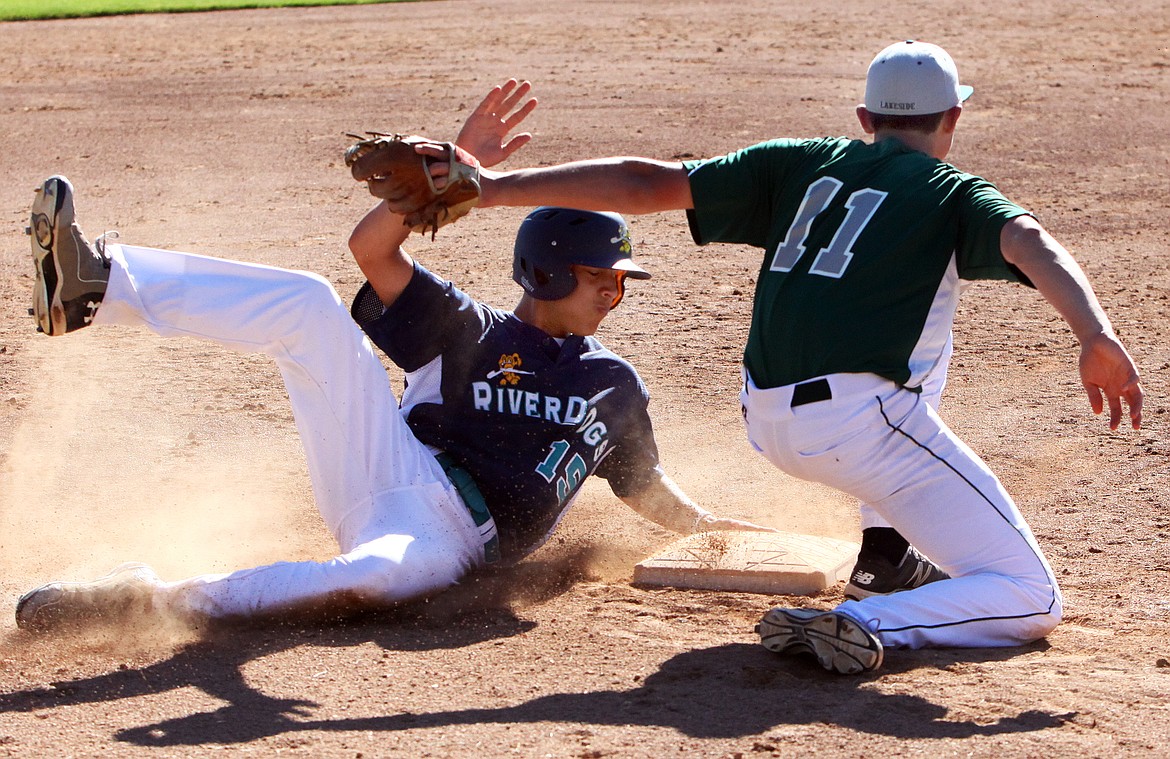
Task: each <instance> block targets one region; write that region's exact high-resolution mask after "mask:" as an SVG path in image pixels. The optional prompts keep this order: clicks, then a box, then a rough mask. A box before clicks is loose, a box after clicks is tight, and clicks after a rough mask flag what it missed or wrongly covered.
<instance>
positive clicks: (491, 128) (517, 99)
mask: <svg viewBox="0 0 1170 759" xmlns="http://www.w3.org/2000/svg"><path fill="white" fill-rule="evenodd" d="M531 89H532V85H531V84H530V83H529V82H517V81H516V80H515V79H509V80H508V81H506V82H504V83H503V84H498V85H496V86H495V87H493V88H492V89H491V91H490V92H488V94H487V95H485V96H484V99H483V100H482V101H480V104H479V105H478V106H476V108H475V110H474V111H472V113H471V115H470V116H468V117H467V121H465V122H463V128H462V129H460V130H459V136H458V137H456V138H455V144H456V145H458V146H459V147H461V148H463V149H464V150H466V151H467V152H468V153H471V154H472V155H473V156H475V157H476V158H478V159H479V163H480V165H481V166H495V165H496V164H497V163H500V162H502V161H503V160H504V159H506V158H507V157H508V156H510V155H512V154H513V153H515V152H516V151H517V150H519V149H520V148H521V147H523V146H524V145H526V144H528V141H529V140H531V139H532V134H531V133H529V132H521V133H520V134H518V135H515V136H514V137H512V138H511V139H509V138H508V133H509V132H511V131H512V130H513V129H515V128H516V127H517V126H518V125H519V124H520V122H521V121H523V120H524V119H526V118H527V117H528V114H530V113H532V111H533V109H535V108H536V98H529V99H528V100H524V98H525V96H527V95H528V92H529V90H531ZM521 101H524V102H523V104H521ZM517 106H519V107H517ZM436 175H437V174H436Z"/></svg>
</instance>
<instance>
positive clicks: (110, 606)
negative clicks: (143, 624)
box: [16, 562, 159, 633]
mask: <svg viewBox="0 0 1170 759" xmlns="http://www.w3.org/2000/svg"><path fill="white" fill-rule="evenodd" d="M158 584H159V579H158V575H156V574H155V573H154V570H152V569H151V568H150V567H148V566H146V565H145V564H138V563H134V562H131V563H127V564H122V565H119V566H117V567H115V568H114V569H113V571H111V572H110V573H109V574H107V575H105V576H104V577H99V578H98V579H96V580H93V581H92V582H51V583H48V584H47V585H42V586H40V587H39V588H34V589H33V590H30V591H29V592H27V593H25V594H24V595H23V596H21V597H20V600H19V601H17V602H16V626H17V627H19V628H20V629H22V630H28V631H29V632H34V633H48V632H54V631H57V630H65V629H80V628H83V627H88V626H93V625H99V624H106V625H110V624H116V623H118V622H121V621H125V620H128V619H131V618H133V617H135V616H141V615H143V614H146V613H147V612H149V611H150V610H151V608H152V606H153V596H154V590H155V588H156V587H158Z"/></svg>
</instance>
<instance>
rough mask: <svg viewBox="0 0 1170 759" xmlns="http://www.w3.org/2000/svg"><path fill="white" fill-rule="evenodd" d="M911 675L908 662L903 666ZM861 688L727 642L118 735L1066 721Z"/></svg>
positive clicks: (285, 703)
mask: <svg viewBox="0 0 1170 759" xmlns="http://www.w3.org/2000/svg"><path fill="white" fill-rule="evenodd" d="M962 658H963V657H961V656H960V657H957V658H956V659H955V661H960V660H962ZM1003 658H1007V657H1003ZM913 668H915V667H914V665H913V662H910V663H909V666H906V667H904V669H913ZM889 671H891V670H887V672H889ZM892 671H894V672H897V671H898V669H896V668H895V669H893V670H892ZM865 682H867V679H866V678H856V677H842V676H837V675H832V674H829V673H827V672H825V671H824V670H822V669H821V668H820V667H819V665H817V664H816V663H815V662H812V661H803V660H801V659H793V658H787V657H786V658H778V657H776V656H775V655H774V654H771V653H769V652H767V651H765V650H764V649H763V648H761V647H760V646H758V645H754V644H751V645H749V644H742V643H732V644H725V645H721V646H715V647H712V648H705V649H697V650H693V651H686V652H684V653H681V654H678V655H676V656H674V657H672V658H670V659H668V660H667V661H666V662H664V663H663V665H662V667H661V668H660V669H659V670H658V671H657V672H655V673H654V674H652V675H650V676H649V677H647V678H646V679H645V681H644V682H642V683H641V684H640V685H638V686H636V687H633V688H629V689H621V690H604V691H593V692H588V693H555V694H551V695H547V696H540V697H538V698H534V699H532V700H530V701H527V702H524V703H522V704H517V705H515V706H507V707H499V708H479V709H453V710H449V711H440V712H430V713H423V714H420V713H399V714H390V715H385V716H376V717H357V718H346V719H313V718H312V714H311V711H312V706H314V705H312V704H309V703H307V702H303V701H289V700H283V699H270V698H267V697H264V696H262V695H260V694H257V693H255V692H254V691H250V690H248V691H247V692H244V691H238V692H236V693H235V694H234V695H233V694H228V693H220V694H217V695H220V697H221V698H225V699H226V700H228V701H229V703H228V704H227V705H226V706H224V707H222V708H220V709H217V710H215V711H212V712H204V713H200V714H191V715H187V716H183V717H179V718H176V719H170V720H164V721H161V722H157V723H154V724H150V725H143V726H140V727H134V728H129V729H126V730H122V731H119V732H118V733H117V735H116V737H117V739H118V740H121V741H125V742H128V743H132V744H135V745H141V746H155V747H162V746H179V745H199V744H203V743H218V744H231V743H247V742H250V741H254V740H256V739H260V738H265V737H272V736H275V735H279V734H284V733H295V732H301V731H313V732H317V731H339V732H349V731H370V732H395V731H402V730H414V729H433V728H443V727H449V726H454V725H478V724H483V723H499V724H525V723H548V722H561V723H575V724H583V725H614V726H630V725H633V726H647V727H670V728H674V729H676V730H678V731H679V732H681V733H683V734H685V735H688V736H691V737H693V738H700V739H701V738H737V737H743V736H750V735H760V734H763V733H765V732H766V731H768V730H769V729H772V728H774V727H776V726H778V725H796V724H819V723H825V724H835V725H839V726H841V727H846V728H849V729H852V730H856V731H858V732H863V733H873V734H880V735H886V736H893V737H897V738H906V739H915V738H926V739H952V738H968V737H972V736H992V735H1004V734H1012V733H1028V732H1036V731H1040V730H1046V729H1050V728H1055V727H1059V726H1061V725H1063V724H1065V723H1066V722H1068V721H1069V720H1070V719H1072V718H1073V717H1074V716H1075V714H1074V713H1063V714H1058V713H1053V712H1047V711H1043V710H1028V711H1023V712H1020V713H1018V714H1015V715H1009V716H1003V717H1000V718H999V719H997V720H996V721H994V722H991V723H987V722H984V721H979V722H976V721H973V720H967V719H958V720H956V719H948V715H949V711H950V710H949V709H948V707H947V706H945V705H943V704H938V703H934V702H932V701H930V700H929V699H927V698H924V697H922V696H917V695H909V694H890V693H881V692H877V691H875V690H873V689H869V688H860V687H858V686H859V685H861V684H864V683H865ZM245 690H246V689H245ZM388 708H393V705H388Z"/></svg>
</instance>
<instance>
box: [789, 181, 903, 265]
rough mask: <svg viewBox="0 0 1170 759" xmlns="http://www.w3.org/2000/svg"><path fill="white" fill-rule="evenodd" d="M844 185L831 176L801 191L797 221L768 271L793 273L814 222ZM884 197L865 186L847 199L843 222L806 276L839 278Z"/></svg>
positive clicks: (794, 221) (882, 193) (795, 219)
mask: <svg viewBox="0 0 1170 759" xmlns="http://www.w3.org/2000/svg"><path fill="white" fill-rule="evenodd" d="M843 186H844V185H843V184H842V182H841V181H840V180H837V179H833V178H832V177H821V178H820V179H818V180H817V181H815V182H813V183H812V184H810V185H809V186H808V189H807V190H805V192H804V200H802V201H801V202H800V209H799V210H798V211H797V212H796V218H794V219H793V220H792V224H791V226H789V227H788V233H787V234H786V235H784V241H783V242H781V243H780V247H778V248H776V254H775V255H774V256H772V265H771V266H770V267H768V268H769V269H771V270H772V271H784V272H788V271H792V269H793V267H795V266H796V262H797V261H799V260H800V258H801V256H803V255H804V254H805V251H806V250H807V248H805V245H804V243H805V241H806V240H807V239H808V233H809V229H810V228H811V227H812V224H813V220H814V219H816V218H817V217H818V216H820V215H821V214H822V213H824V211H825V210H826V209H827V208H828V207H829V204H830V203H831V202H833V198H835V197H836V196H837V192H838V191H839V190H840V189H841V188H842V187H843ZM887 194H888V193H885V192H882V191H881V190H873V189H870V188H868V187H867V188H865V189H861V190H858V191H857V192H855V193H853V194H852V195H850V196H849V198H848V199H847V200H846V201H845V208H846V209H847V211H846V214H845V220H844V221H843V222H842V223H841V226H840V227H838V229H837V232H836V234H834V235H833V239H832V241H830V242H829V247H827V248H821V250H820V251H819V252H818V253H817V257H816V258H815V259H813V262H812V266H810V267H809V270H808V273H809V274H818V275H820V276H822V277H832V278H833V279H840V278H841V275H843V274H844V273H845V269H846V267H848V266H849V262H850V261H852V260H853V250H852V248H853V243H855V242H857V238H858V237H860V236H861V233H862V231H864V230H865V225H866V224H868V223H869V220H870V219H872V218H873V215H874V214H875V213H876V212H877V209H878V206H880V205H881V204H882V201H883V200H885V199H886V195H887Z"/></svg>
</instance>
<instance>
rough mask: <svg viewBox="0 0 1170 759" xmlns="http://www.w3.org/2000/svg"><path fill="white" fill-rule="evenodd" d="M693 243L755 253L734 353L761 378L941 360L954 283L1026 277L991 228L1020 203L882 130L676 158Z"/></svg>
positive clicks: (914, 368) (883, 369) (919, 373)
mask: <svg viewBox="0 0 1170 759" xmlns="http://www.w3.org/2000/svg"><path fill="white" fill-rule="evenodd" d="M684 165H685V166H686V169H687V171H688V172H689V174H690V183H691V193H692V196H693V198H694V208H693V209H692V210H690V211H688V217H689V220H690V224H691V233H692V235H693V236H694V238H695V242H697V243H698V244H700V245H705V244H707V243H711V242H727V243H740V244H747V245H754V246H757V247H760V248H763V249H764V251H765V255H764V260H763V264H762V266H761V267H760V274H759V278H758V280H757V282H756V294H755V305H754V310H753V313H752V324H751V331H750V333H749V336H748V343H747V348H746V350H745V352H744V363H745V365H746V367H747V369H748V371H749V372H750V373H751V377H752V380H753V381H754V382H755V383H756V385H757V386H759V387H765V388H766V387H779V386H781V385H788V384H791V383H794V382H800V381H802V380H806V379H809V378H811V377H819V376H822V375H826V374H836V373H842V372H850V373H852V372H871V373H874V374H878V375H880V376H882V377H886V378H888V379H890V380H893V381H894V382H897V383H899V384H902V385H905V386H907V387H911V388H916V387H918V386H919V385H920V384H921V382H922V381H923V379H924V378H925V377H926V376H927V375H928V374H929V373H930V372H931V371H932V370H933V369H934V368H935V367H936V366H937V365H938V364H939V362H941V361H945V360H946V359H945V346H946V344H947V340H948V338H949V335H950V331H951V326H952V323H953V320H954V312H955V308H956V306H957V304H958V298H959V293H960V290H961V287H962V282H963V281H965V280H976V279H1002V280H1009V281H1024V282H1026V280H1025V279H1024V277H1023V275H1022V274H1021V273H1020V272H1019V271H1018V270H1016V269H1014V267H1012V266H1010V265H1009V264H1008V263H1007V262H1006V261H1004V259H1003V256H1002V254H1001V252H1000V246H999V237H1000V231H1001V230H1002V229H1003V225H1004V224H1006V223H1007V222H1008V220H1010V219H1012V218H1015V217H1016V216H1020V215H1022V214H1026V213H1028V212H1027V211H1025V210H1024V209H1023V208H1021V207H1020V206H1018V205H1016V204H1014V203H1012V202H1011V201H1009V200H1008V199H1007V198H1005V197H1004V196H1003V195H1002V194H1001V193H1000V192H999V190H997V189H996V188H995V186H994V185H993V184H991V183H990V182H988V181H986V180H984V179H981V178H980V177H977V176H974V175H972V174H966V173H963V172H961V171H959V170H958V169H956V168H955V167H954V166H951V165H950V164H947V163H944V162H942V161H939V160H937V159H935V158H931V157H930V156H928V155H926V154H925V153H922V152H919V151H916V150H911V149H910V148H908V147H906V146H905V145H903V144H902V143H901V142H898V141H897V140H893V139H887V140H882V141H881V142H879V143H876V144H870V143H866V142H862V141H860V140H850V139H847V138H843V137H839V138H825V139H815V140H773V141H769V142H764V143H760V144H758V145H753V146H751V147H748V148H745V149H743V150H740V151H737V152H734V153H729V154H728V155H725V156H720V157H717V158H712V159H709V160H703V161H687V162H685V164H684Z"/></svg>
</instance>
